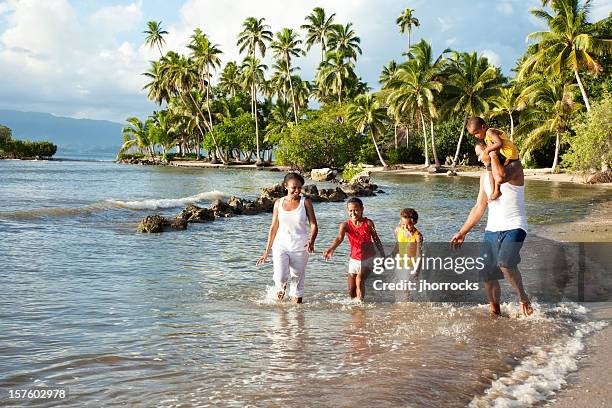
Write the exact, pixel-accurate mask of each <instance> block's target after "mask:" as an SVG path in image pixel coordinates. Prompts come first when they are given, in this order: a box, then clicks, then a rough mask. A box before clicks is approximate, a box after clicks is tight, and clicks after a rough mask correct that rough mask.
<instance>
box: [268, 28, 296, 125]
mask: <svg viewBox="0 0 612 408" xmlns="http://www.w3.org/2000/svg"><path fill="white" fill-rule="evenodd" d="M301 43H302V41H301V40H300V39H299V38H298V34H297V33H296V32H295V31H293V30H292V29H290V28H283V29H282V30H281V31H279V32H278V33H276V41H274V42H273V43H272V49H273V50H274V54H275V55H276V57H277V58H282V59H283V60H284V61H285V67H286V74H287V79H288V81H289V88H290V89H291V100H292V102H293V116H294V118H295V124H296V125H297V124H298V107H297V101H296V99H295V91H294V90H293V82H292V81H291V57H299V56H300V55H304V53H303V52H302V50H301V48H300V44H301Z"/></svg>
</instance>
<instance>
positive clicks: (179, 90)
mask: <svg viewBox="0 0 612 408" xmlns="http://www.w3.org/2000/svg"><path fill="white" fill-rule="evenodd" d="M162 65H163V66H165V68H163V69H162V72H163V73H164V76H165V77H166V84H167V86H168V88H169V90H170V91H171V93H173V94H175V95H178V97H179V98H180V99H181V100H183V103H185V104H186V101H185V99H186V98H187V97H188V98H189V99H190V100H191V102H192V103H193V104H194V106H195V107H196V109H197V112H198V114H199V115H200V116H201V118H202V120H203V123H204V125H205V126H206V127H207V129H208V131H209V132H210V133H211V137H212V139H213V143H214V145H215V150H216V153H217V157H220V158H221V159H222V160H223V156H222V155H221V149H220V148H219V144H218V143H217V139H216V137H215V135H214V133H213V130H212V123H210V122H209V121H208V120H207V119H206V115H204V112H202V109H201V107H200V106H201V104H200V103H198V102H197V101H196V97H195V96H194V94H193V92H192V90H193V89H196V88H197V85H198V83H199V73H198V69H197V66H196V64H195V63H194V61H193V60H192V59H191V58H186V57H184V56H182V55H178V54H177V53H175V52H173V51H170V52H168V54H166V56H165V57H164V58H163V62H162ZM198 130H199V131H200V134H201V135H202V137H204V134H205V132H204V130H203V129H202V128H201V126H200V124H199V123H198ZM197 146H198V148H199V143H198V144H197Z"/></svg>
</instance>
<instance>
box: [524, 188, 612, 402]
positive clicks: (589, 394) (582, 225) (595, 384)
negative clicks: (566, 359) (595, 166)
mask: <svg viewBox="0 0 612 408" xmlns="http://www.w3.org/2000/svg"><path fill="white" fill-rule="evenodd" d="M534 230H535V233H536V234H538V235H540V236H543V237H545V238H548V239H552V240H556V241H562V242H612V200H608V201H604V202H600V203H598V204H597V205H596V206H593V207H592V208H591V209H590V210H589V212H588V213H587V215H586V216H584V217H583V218H580V219H578V220H576V221H570V222H565V223H560V224H550V225H541V226H538V227H536V228H534ZM584 306H586V307H587V308H588V309H589V310H590V312H589V315H590V316H591V318H592V319H593V320H597V321H605V322H608V326H607V327H604V328H603V329H601V330H599V331H597V332H595V333H593V334H591V335H589V336H588V337H586V339H585V350H583V351H582V352H581V353H580V355H581V357H582V358H580V360H578V369H577V370H576V371H574V372H572V373H570V374H569V375H568V376H567V377H566V381H567V383H566V384H565V385H564V387H563V388H562V389H561V390H560V391H559V392H558V393H557V394H556V395H555V396H554V397H553V398H552V399H551V400H549V401H548V402H547V403H545V406H546V407H550V408H574V407H576V406H588V407H595V406H602V407H603V406H607V405H608V404H609V403H610V401H612V354H611V353H610V351H611V350H612V302H601V303H584Z"/></svg>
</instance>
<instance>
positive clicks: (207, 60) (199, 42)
mask: <svg viewBox="0 0 612 408" xmlns="http://www.w3.org/2000/svg"><path fill="white" fill-rule="evenodd" d="M187 47H188V48H189V49H190V50H191V52H192V56H193V60H194V62H195V65H196V67H197V70H198V75H199V77H200V85H201V90H202V91H203V92H204V93H205V95H206V111H207V112H208V122H209V123H210V127H209V131H210V133H211V135H212V136H213V138H214V126H213V120H212V113H211V111H210V87H211V77H210V71H211V69H212V70H215V69H216V68H219V67H220V66H221V59H220V58H219V55H220V54H222V52H221V50H220V49H219V46H218V45H217V44H213V43H211V42H210V40H209V39H208V36H207V35H206V34H204V33H203V32H202V30H200V29H199V28H196V29H195V31H194V33H193V35H192V36H191V43H190V44H189V45H188V46H187Z"/></svg>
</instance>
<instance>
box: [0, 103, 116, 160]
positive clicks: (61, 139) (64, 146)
mask: <svg viewBox="0 0 612 408" xmlns="http://www.w3.org/2000/svg"><path fill="white" fill-rule="evenodd" d="M0 125H4V126H6V127H9V128H11V130H12V131H13V137H14V138H15V139H20V140H25V139H27V140H47V141H49V142H52V143H54V144H56V145H57V146H58V148H59V149H58V150H59V151H62V150H63V151H72V150H76V151H94V150H97V149H99V150H104V151H115V152H116V151H117V150H119V147H120V146H121V143H122V137H121V129H122V128H123V127H124V126H125V125H123V124H121V123H117V122H110V121H108V120H92V119H73V118H65V117H61V116H54V115H51V114H49V113H41V112H20V111H13V110H2V109H0Z"/></svg>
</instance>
